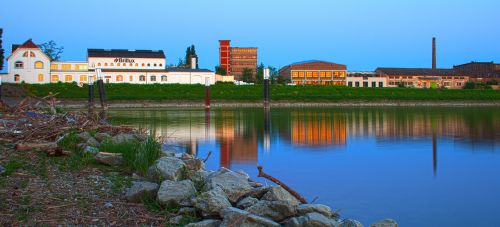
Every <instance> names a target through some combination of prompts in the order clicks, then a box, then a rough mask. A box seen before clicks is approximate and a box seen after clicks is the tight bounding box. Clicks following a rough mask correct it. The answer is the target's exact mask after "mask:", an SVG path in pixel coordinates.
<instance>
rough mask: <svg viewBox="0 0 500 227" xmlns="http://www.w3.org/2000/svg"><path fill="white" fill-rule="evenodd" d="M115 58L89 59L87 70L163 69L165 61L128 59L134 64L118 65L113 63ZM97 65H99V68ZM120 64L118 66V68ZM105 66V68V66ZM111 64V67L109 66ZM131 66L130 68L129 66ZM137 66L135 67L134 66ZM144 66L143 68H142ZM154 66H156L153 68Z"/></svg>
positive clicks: (163, 59)
mask: <svg viewBox="0 0 500 227" xmlns="http://www.w3.org/2000/svg"><path fill="white" fill-rule="evenodd" d="M115 59H116V58H115V57H111V58H96V57H89V58H88V59H87V60H88V62H89V69H95V68H101V69H165V65H166V60H165V58H128V59H131V60H133V61H134V63H120V62H115ZM99 63H100V64H101V65H100V66H99ZM118 63H120V66H118ZM105 64H107V66H105ZM111 64H113V66H111ZM124 64H125V65H124ZM130 64H132V66H130ZM136 64H137V66H136ZM142 64H144V66H142ZM148 64H149V66H148ZM155 64H156V66H154V65H155Z"/></svg>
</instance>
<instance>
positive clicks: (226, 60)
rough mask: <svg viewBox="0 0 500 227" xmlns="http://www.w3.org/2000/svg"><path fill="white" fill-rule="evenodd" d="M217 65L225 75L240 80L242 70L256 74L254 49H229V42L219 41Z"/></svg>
mask: <svg viewBox="0 0 500 227" xmlns="http://www.w3.org/2000/svg"><path fill="white" fill-rule="evenodd" d="M219 65H220V67H222V68H223V69H225V70H226V72H227V75H232V76H234V77H235V78H234V79H235V80H241V76H242V74H243V70H244V69H250V70H252V74H255V73H256V72H257V48H256V47H231V40H219Z"/></svg>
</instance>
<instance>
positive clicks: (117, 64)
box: [111, 63, 125, 66]
mask: <svg viewBox="0 0 500 227" xmlns="http://www.w3.org/2000/svg"><path fill="white" fill-rule="evenodd" d="M111 64H113V63H111ZM124 65H125V63H124ZM116 66H120V63H116Z"/></svg>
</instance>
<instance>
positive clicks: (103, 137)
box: [94, 132, 111, 143]
mask: <svg viewBox="0 0 500 227" xmlns="http://www.w3.org/2000/svg"><path fill="white" fill-rule="evenodd" d="M94 137H95V139H96V140H97V141H99V143H102V142H103V141H105V140H110V139H111V135H109V134H108V133H105V132H98V133H96V134H95V136H94Z"/></svg>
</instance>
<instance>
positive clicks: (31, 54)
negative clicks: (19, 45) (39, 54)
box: [23, 51, 35, 58]
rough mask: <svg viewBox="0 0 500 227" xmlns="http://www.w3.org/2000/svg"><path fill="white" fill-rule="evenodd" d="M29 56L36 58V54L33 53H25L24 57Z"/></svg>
mask: <svg viewBox="0 0 500 227" xmlns="http://www.w3.org/2000/svg"><path fill="white" fill-rule="evenodd" d="M28 55H29V56H30V57H33V58H34V57H35V53H33V51H26V52H24V54H23V57H28Z"/></svg>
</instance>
